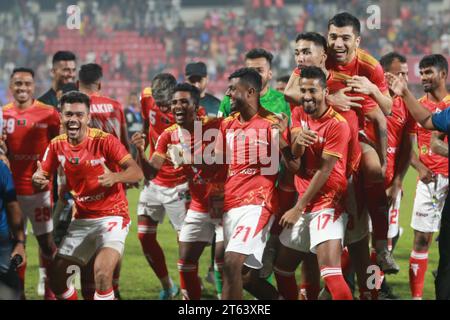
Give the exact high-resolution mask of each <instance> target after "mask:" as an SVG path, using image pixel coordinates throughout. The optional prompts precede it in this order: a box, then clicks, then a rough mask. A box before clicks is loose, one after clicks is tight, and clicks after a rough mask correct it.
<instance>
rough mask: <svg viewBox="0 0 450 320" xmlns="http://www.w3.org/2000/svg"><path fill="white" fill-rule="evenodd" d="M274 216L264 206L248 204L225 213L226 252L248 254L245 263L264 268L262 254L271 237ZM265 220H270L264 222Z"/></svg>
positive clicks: (256, 267)
mask: <svg viewBox="0 0 450 320" xmlns="http://www.w3.org/2000/svg"><path fill="white" fill-rule="evenodd" d="M273 220H274V217H273V216H270V213H269V212H268V211H267V209H266V208H265V207H263V206H259V205H248V206H242V207H239V208H233V209H231V210H230V211H228V212H225V213H224V216H223V235H224V242H225V243H224V245H225V252H237V253H241V254H244V255H247V256H248V257H247V259H246V260H245V263H244V264H245V265H246V266H247V267H249V268H252V269H261V268H262V256H263V253H264V248H265V247H266V242H267V239H268V238H269V235H270V233H269V231H270V226H271V225H272V222H273ZM264 221H268V222H267V223H265V224H263V222H264Z"/></svg>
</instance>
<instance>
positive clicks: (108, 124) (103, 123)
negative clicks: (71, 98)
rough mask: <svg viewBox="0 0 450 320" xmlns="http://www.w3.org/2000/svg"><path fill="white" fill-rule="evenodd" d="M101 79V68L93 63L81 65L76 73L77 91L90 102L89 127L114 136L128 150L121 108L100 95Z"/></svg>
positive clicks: (111, 100) (118, 104) (116, 102)
mask: <svg viewBox="0 0 450 320" xmlns="http://www.w3.org/2000/svg"><path fill="white" fill-rule="evenodd" d="M102 77H103V70H102V67H101V66H100V65H98V64H95V63H89V64H85V65H82V66H81V68H80V71H79V72H78V79H79V80H78V89H79V91H80V92H82V93H84V94H86V95H88V96H89V98H90V100H91V106H90V115H91V124H90V127H91V128H97V129H100V130H102V131H104V132H106V133H110V134H112V135H114V136H115V137H116V138H117V139H119V140H120V141H121V142H122V144H123V145H124V146H125V148H126V149H127V150H129V145H128V133H127V124H126V121H125V115H124V112H123V107H122V105H121V104H120V103H119V102H118V101H116V100H114V99H111V98H109V97H106V96H103V95H102V94H101V93H100V92H101V89H102Z"/></svg>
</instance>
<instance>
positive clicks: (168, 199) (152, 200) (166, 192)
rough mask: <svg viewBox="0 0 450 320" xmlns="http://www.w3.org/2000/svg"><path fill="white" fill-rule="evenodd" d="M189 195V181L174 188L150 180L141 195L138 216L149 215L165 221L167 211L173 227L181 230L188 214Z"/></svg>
mask: <svg viewBox="0 0 450 320" xmlns="http://www.w3.org/2000/svg"><path fill="white" fill-rule="evenodd" d="M188 197H189V186H188V184H187V182H186V183H183V184H180V185H178V186H176V187H173V188H167V187H162V186H159V185H157V184H155V183H153V182H152V181H150V182H149V183H148V185H146V186H145V187H144V190H142V191H141V194H140V196H139V203H138V206H137V213H138V216H148V217H150V218H151V219H152V220H154V221H156V222H158V223H163V221H164V216H165V214H166V213H167V215H168V216H169V220H170V223H171V224H172V226H173V228H174V229H175V230H176V231H180V230H181V226H182V225H183V221H184V218H185V216H186V203H187V201H188Z"/></svg>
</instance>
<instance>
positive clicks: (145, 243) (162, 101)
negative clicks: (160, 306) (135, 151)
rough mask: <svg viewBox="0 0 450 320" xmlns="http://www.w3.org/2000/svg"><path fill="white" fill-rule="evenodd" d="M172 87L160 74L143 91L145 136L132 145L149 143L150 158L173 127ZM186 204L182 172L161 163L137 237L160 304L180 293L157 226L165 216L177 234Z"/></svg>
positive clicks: (144, 200)
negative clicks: (158, 287) (159, 287)
mask: <svg viewBox="0 0 450 320" xmlns="http://www.w3.org/2000/svg"><path fill="white" fill-rule="evenodd" d="M175 85H176V79H175V78H174V77H173V76H172V75H171V74H168V73H161V74H159V75H157V76H156V77H155V78H154V79H153V82H152V88H151V89H144V91H143V94H142V97H141V105H142V116H143V119H144V127H143V130H144V133H145V135H144V136H143V134H142V133H136V134H134V135H133V137H132V141H134V142H136V141H137V140H139V139H141V138H142V137H145V138H146V139H148V140H147V143H148V145H149V146H150V158H152V156H153V153H154V152H155V150H156V148H155V147H156V141H157V140H158V138H159V136H160V135H161V134H162V133H163V132H164V130H165V129H167V128H168V127H170V126H172V125H173V124H174V123H175V120H174V116H173V113H172V112H171V109H170V107H171V105H170V103H171V99H172V94H173V89H174V87H175ZM133 138H134V139H133ZM133 144H134V143H133ZM145 148H147V144H146V145H145ZM144 159H146V156H145V153H142V154H139V155H138V162H139V163H140V164H144V163H145V161H144ZM188 201H189V187H188V183H187V180H186V177H185V175H184V174H183V169H182V168H181V167H178V168H174V166H173V163H171V162H170V161H169V160H168V161H165V162H164V164H163V165H162V167H161V169H160V170H158V173H157V174H156V176H154V177H153V178H152V179H151V180H147V181H146V185H145V187H144V190H142V192H141V194H140V197H139V203H138V208H137V212H138V236H139V240H140V242H141V246H142V250H143V251H144V254H145V257H146V258H147V261H148V263H149V265H150V267H151V268H152V269H153V271H154V272H155V274H156V276H157V277H158V279H159V281H160V282H161V285H162V291H161V292H160V295H159V297H160V299H161V300H167V299H172V298H173V297H175V296H176V295H177V294H178V292H179V290H178V287H177V286H176V285H175V284H174V283H173V281H172V279H171V278H170V276H169V272H168V269H167V265H166V259H165V256H164V252H163V250H162V248H161V246H160V244H159V243H158V241H157V238H156V236H157V228H158V224H159V223H162V222H163V220H164V216H165V215H166V214H167V215H168V217H169V219H170V222H171V224H172V226H173V227H174V229H175V230H176V231H177V233H178V232H179V231H180V230H181V225H182V223H183V221H184V217H185V215H186V211H187V208H186V206H187V202H188Z"/></svg>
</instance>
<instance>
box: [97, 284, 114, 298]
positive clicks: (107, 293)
mask: <svg viewBox="0 0 450 320" xmlns="http://www.w3.org/2000/svg"><path fill="white" fill-rule="evenodd" d="M94 300H114V289H113V288H112V287H111V288H109V289H108V290H104V291H102V290H95V294H94Z"/></svg>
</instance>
